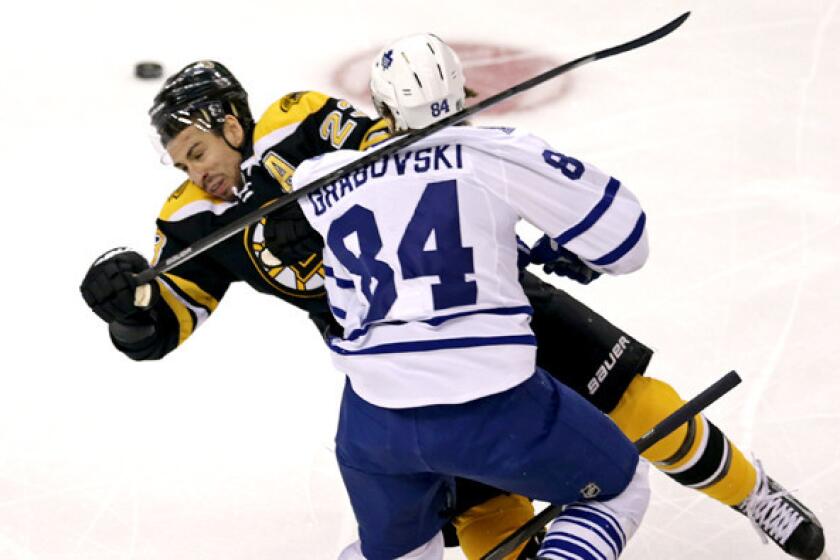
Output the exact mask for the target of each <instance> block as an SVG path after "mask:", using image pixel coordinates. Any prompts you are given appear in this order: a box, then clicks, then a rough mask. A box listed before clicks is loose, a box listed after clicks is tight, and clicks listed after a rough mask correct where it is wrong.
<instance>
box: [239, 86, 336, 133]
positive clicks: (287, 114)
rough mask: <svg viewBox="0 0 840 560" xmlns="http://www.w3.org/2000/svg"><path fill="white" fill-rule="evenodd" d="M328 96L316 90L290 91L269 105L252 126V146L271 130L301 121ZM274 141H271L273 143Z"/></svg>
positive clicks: (326, 99) (321, 104) (327, 99)
mask: <svg viewBox="0 0 840 560" xmlns="http://www.w3.org/2000/svg"><path fill="white" fill-rule="evenodd" d="M329 100H330V98H329V97H328V96H326V95H324V94H323V93H318V92H317V91H301V92H297V93H290V94H289V95H286V96H283V97H281V98H280V99H279V100H278V101H276V102H274V103H272V104H271V105H269V107H268V109H266V111H265V113H263V115H262V116H261V117H260V119H259V120H258V121H257V125H256V127H255V128H254V146H255V147H256V145H257V143H258V142H259V141H260V140H261V139H263V138H264V137H266V136H268V135H269V134H271V133H272V132H275V131H278V130H280V129H283V128H286V127H288V126H290V125H297V124H300V123H302V122H303V121H304V120H305V119H306V117H308V116H309V115H311V114H313V113H317V112H318V111H320V110H321V108H323V107H324V105H326V104H327V101H329ZM275 143H276V142H272V145H274V144H275Z"/></svg>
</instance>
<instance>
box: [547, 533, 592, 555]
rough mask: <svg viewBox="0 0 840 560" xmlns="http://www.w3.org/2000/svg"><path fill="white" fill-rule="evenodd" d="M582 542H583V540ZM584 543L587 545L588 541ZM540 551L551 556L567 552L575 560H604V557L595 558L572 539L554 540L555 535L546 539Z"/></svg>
mask: <svg viewBox="0 0 840 560" xmlns="http://www.w3.org/2000/svg"><path fill="white" fill-rule="evenodd" d="M580 541H582V539H581V540H580ZM580 541H579V542H580ZM582 542H584V543H585V542H586V541H582ZM540 550H541V551H542V552H546V553H550V554H558V553H563V552H565V553H566V554H569V555H571V556H572V557H573V558H579V559H580V560H604V556H603V555H600V556H595V554H593V553H592V552H591V551H590V550H589V549H588V548H585V547H584V546H582V545H580V544H576V543H574V542H572V540H571V539H569V540H566V539H565V538H553V535H549V536H547V537H546V539H545V540H544V541H543V544H542V547H541V548H540ZM564 557H565V556H564Z"/></svg>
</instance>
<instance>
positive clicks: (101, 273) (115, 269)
mask: <svg viewBox="0 0 840 560" xmlns="http://www.w3.org/2000/svg"><path fill="white" fill-rule="evenodd" d="M147 268H149V263H148V262H147V261H146V259H144V258H143V256H142V255H140V254H138V253H135V252H134V251H129V250H128V249H126V248H125V247H118V248H116V249H111V250H110V251H108V252H107V253H105V254H104V255H102V256H101V257H99V258H98V259H96V260H95V261H94V263H93V264H92V265H91V267H90V269H88V271H87V274H86V275H85V278H84V280H82V285H81V286H79V290H80V291H81V292H82V297H83V298H84V299H85V302H86V303H87V304H88V307H90V308H91V309H92V310H93V312H94V313H96V314H97V315H99V317H100V319H102V320H103V321H105V322H106V323H112V322H113V321H124V320H126V319H130V318H131V316H132V315H136V314H137V313H141V312H142V311H144V310H146V309H148V308H150V307H151V306H152V305H154V303H155V301H156V300H157V298H158V296H159V295H160V288H158V285H157V282H151V283H149V284H148V285H149V288H148V289H150V290H151V293H150V294H149V296H150V297H148V298H147V299H148V301H146V302H143V303H144V305H143V306H142V307H139V306H138V305H137V304H136V303H135V292H136V289H137V282H136V281H135V279H134V275H135V273H137V272H141V271H143V270H146V269H147ZM138 303H139V302H138Z"/></svg>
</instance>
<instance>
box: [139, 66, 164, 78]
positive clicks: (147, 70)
mask: <svg viewBox="0 0 840 560" xmlns="http://www.w3.org/2000/svg"><path fill="white" fill-rule="evenodd" d="M134 75H135V76H137V77H138V78H140V79H142V80H154V79H156V78H160V77H161V76H163V66H161V65H160V64H159V63H157V62H138V63H137V64H135V65H134Z"/></svg>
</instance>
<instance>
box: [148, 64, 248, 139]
mask: <svg viewBox="0 0 840 560" xmlns="http://www.w3.org/2000/svg"><path fill="white" fill-rule="evenodd" d="M225 115H233V116H234V117H236V118H237V119H239V123H240V124H241V125H242V127H243V128H244V129H245V130H246V132H249V131H251V130H252V129H253V127H254V119H253V117H252V116H251V109H250V108H249V107H248V94H247V92H246V91H245V90H244V89H243V87H242V84H240V83H239V80H237V79H236V78H235V77H234V75H233V74H232V73H231V72H230V70H228V69H227V68H225V66H224V65H223V64H220V63H218V62H215V61H212V60H199V61H197V62H193V63H191V64H187V65H186V66H184V67H183V68H182V69H181V70H179V71H178V72H176V73H175V74H173V75H172V76H170V77H169V78H167V80H166V81H165V82H164V84H163V87H162V88H161V89H160V91H159V92H158V94H157V95H156V96H155V100H154V102H153V104H152V108H151V109H149V116H150V117H151V120H152V127H153V128H154V129H155V132H156V133H157V135H158V137H159V138H160V143H161V144H162V145H163V146H166V145H167V144H168V143H169V141H170V140H172V139H173V138H174V137H175V136H177V135H178V133H179V132H181V131H182V130H184V129H185V128H187V127H188V126H190V125H192V124H196V125H198V126H202V127H205V128H207V130H215V131H217V132H218V131H220V130H221V126H222V124H223V123H224V119H225Z"/></svg>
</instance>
